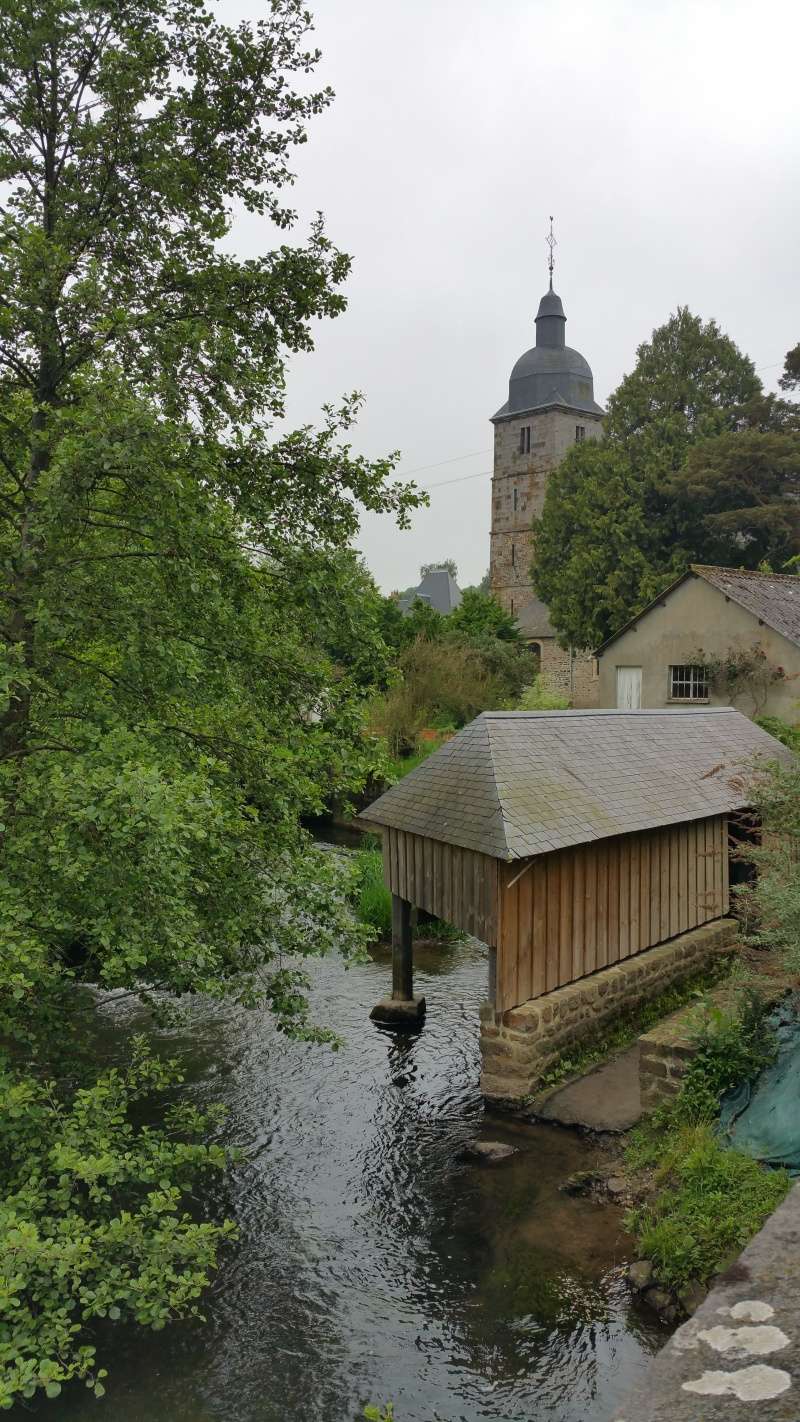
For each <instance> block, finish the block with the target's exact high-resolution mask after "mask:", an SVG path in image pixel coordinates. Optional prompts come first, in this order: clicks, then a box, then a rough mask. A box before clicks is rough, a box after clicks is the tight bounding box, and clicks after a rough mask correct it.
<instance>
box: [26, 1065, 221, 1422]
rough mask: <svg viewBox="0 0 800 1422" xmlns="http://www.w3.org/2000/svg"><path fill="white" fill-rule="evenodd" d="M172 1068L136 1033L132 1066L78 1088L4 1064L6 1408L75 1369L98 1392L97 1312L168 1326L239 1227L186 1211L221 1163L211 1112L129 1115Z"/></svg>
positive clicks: (167, 1079) (174, 1074)
mask: <svg viewBox="0 0 800 1422" xmlns="http://www.w3.org/2000/svg"><path fill="white" fill-rule="evenodd" d="M180 1080H181V1076H180V1073H179V1071H178V1069H177V1066H176V1064H175V1063H174V1062H169V1063H164V1062H159V1061H158V1060H157V1059H155V1058H154V1057H152V1056H151V1055H150V1053H149V1051H148V1049H147V1047H146V1045H145V1043H144V1042H143V1041H142V1040H137V1041H134V1043H133V1049H132V1053H131V1057H130V1061H129V1063H128V1065H127V1066H126V1067H124V1068H111V1069H109V1070H108V1071H106V1072H105V1073H103V1075H102V1076H100V1077H99V1078H98V1079H97V1080H96V1081H93V1082H92V1083H91V1085H88V1086H82V1087H79V1088H78V1089H75V1090H67V1089H65V1087H64V1085H63V1084H62V1083H59V1082H58V1081H56V1080H52V1079H48V1078H46V1077H42V1078H38V1077H34V1076H30V1075H24V1074H20V1073H18V1072H15V1071H13V1070H12V1069H11V1068H10V1066H9V1065H8V1063H4V1064H2V1065H0V1099H2V1102H3V1110H2V1113H0V1159H1V1160H2V1166H1V1167H0V1177H1V1178H2V1187H3V1202H2V1205H0V1408H3V1409H8V1408H10V1407H12V1406H13V1404H14V1402H15V1401H17V1400H18V1399H19V1398H30V1397H32V1396H33V1395H34V1393H35V1392H36V1391H37V1389H40V1388H41V1389H43V1390H44V1391H45V1392H46V1394H47V1396H48V1397H56V1396H57V1395H58V1393H59V1392H60V1390H61V1385H62V1384H63V1383H65V1382H68V1381H70V1380H71V1379H74V1378H79V1379H83V1380H84V1382H85V1383H86V1386H87V1387H89V1388H92V1389H93V1390H94V1393H95V1396H96V1397H101V1396H102V1394H103V1392H104V1391H105V1386H104V1383H103V1378H104V1377H105V1376H106V1370H105V1369H104V1368H102V1367H99V1366H98V1364H97V1360H96V1348H95V1346H94V1343H93V1341H92V1325H93V1323H94V1322H95V1321H96V1320H97V1319H101V1318H110V1319H122V1320H131V1321H135V1322H136V1323H139V1324H142V1325H144V1326H146V1327H149V1328H162V1327H163V1326H164V1324H165V1323H167V1322H168V1321H169V1320H170V1319H173V1318H185V1317H187V1316H189V1315H193V1314H197V1313H198V1299H199V1297H200V1295H201V1293H202V1291H203V1289H204V1288H205V1287H206V1285H207V1284H208V1283H209V1280H210V1276H211V1273H212V1272H213V1270H214V1268H215V1267H216V1260H217V1254H218V1250H219V1246H220V1244H221V1243H222V1242H223V1241H224V1240H225V1239H229V1238H231V1237H232V1235H233V1232H234V1231H233V1227H232V1226H231V1225H230V1224H225V1225H214V1224H210V1223H207V1222H198V1221H196V1220H195V1219H194V1218H193V1217H192V1214H191V1213H190V1211H189V1206H190V1203H191V1198H192V1193H193V1188H194V1187H196V1184H197V1182H198V1181H199V1180H200V1179H202V1177H203V1176H205V1175H207V1174H208V1173H209V1172H217V1171H220V1170H221V1169H223V1168H224V1167H225V1166H226V1164H227V1159H228V1156H227V1152H226V1151H225V1150H224V1149H223V1148H222V1147H221V1146H218V1145H213V1144H211V1145H209V1144H205V1143H204V1142H203V1137H205V1136H206V1135H207V1134H208V1132H209V1131H210V1130H213V1128H214V1127H215V1125H216V1123H217V1122H218V1120H219V1115H218V1113H214V1112H211V1113H201V1112H198V1111H196V1110H195V1109H194V1108H192V1107H188V1106H186V1105H185V1104H184V1105H181V1104H178V1105H172V1106H170V1107H167V1108H166V1109H165V1111H164V1129H163V1130H152V1129H150V1128H148V1127H144V1126H139V1125H135V1124H134V1118H135V1117H136V1115H137V1114H138V1109H139V1108H140V1103H141V1102H142V1101H143V1100H144V1099H146V1098H148V1097H150V1096H152V1095H153V1094H154V1093H156V1094H163V1093H164V1092H165V1091H167V1090H168V1089H170V1088H174V1086H175V1085H176V1084H177V1083H179V1082H180Z"/></svg>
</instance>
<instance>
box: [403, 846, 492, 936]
mask: <svg viewBox="0 0 800 1422" xmlns="http://www.w3.org/2000/svg"><path fill="white" fill-rule="evenodd" d="M499 868H500V865H499V863H498V861H497V860H496V859H491V858H490V857H489V855H487V854H476V853H475V852H474V851H473V850H471V849H459V848H458V847H457V846H456V845H453V844H442V843H441V841H439V840H438V839H426V838H424V837H423V836H422V835H418V834H407V833H405V832H404V831H403V830H395V829H385V830H384V831H383V873H384V878H385V880H386V883H387V884H388V885H389V888H390V889H391V891H392V893H393V894H399V895H400V897H401V898H403V899H408V900H409V902H410V903H412V904H415V905H416V907H417V908H421V909H425V910H426V911H427V912H428V913H434V914H436V916H437V918H444V919H446V920H447V921H448V923H454V924H456V925H457V927H458V928H461V929H463V930H464V932H465V933H472V934H474V936H475V937H476V938H480V939H481V941H482V942H483V943H489V944H491V946H492V947H494V946H495V945H496V943H497V875H498V869H499Z"/></svg>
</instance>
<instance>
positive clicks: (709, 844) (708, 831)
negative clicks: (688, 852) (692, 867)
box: [704, 819, 717, 919]
mask: <svg viewBox="0 0 800 1422" xmlns="http://www.w3.org/2000/svg"><path fill="white" fill-rule="evenodd" d="M704 824H705V840H706V849H705V859H706V913H705V916H706V918H707V919H709V918H716V916H717V884H716V862H715V861H716V856H715V852H714V851H715V850H716V840H715V834H714V830H715V828H716V821H715V820H713V819H708V820H705V821H704Z"/></svg>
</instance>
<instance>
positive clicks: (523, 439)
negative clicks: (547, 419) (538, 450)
mask: <svg viewBox="0 0 800 1422" xmlns="http://www.w3.org/2000/svg"><path fill="white" fill-rule="evenodd" d="M519 452H520V454H530V452H531V427H530V425H523V426H522V429H521V430H520V432H519Z"/></svg>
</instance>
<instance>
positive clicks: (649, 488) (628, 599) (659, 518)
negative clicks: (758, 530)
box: [533, 307, 794, 647]
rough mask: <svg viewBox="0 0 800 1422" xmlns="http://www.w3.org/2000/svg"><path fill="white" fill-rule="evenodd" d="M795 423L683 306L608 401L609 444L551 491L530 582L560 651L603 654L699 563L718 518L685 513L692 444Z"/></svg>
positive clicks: (575, 460)
mask: <svg viewBox="0 0 800 1422" xmlns="http://www.w3.org/2000/svg"><path fill="white" fill-rule="evenodd" d="M793 419H794V416H793V414H792V407H790V406H787V405H786V403H785V402H780V401H774V400H772V399H771V397H766V396H764V394H763V391H762V388H761V382H760V381H759V379H758V376H757V375H756V373H755V370H754V368H753V365H752V362H751V361H750V360H749V359H748V358H747V357H746V356H744V355H743V354H742V353H741V352H740V351H739V349H738V348H737V346H736V345H735V344H734V342H733V341H731V340H730V338H729V337H728V336H726V335H724V334H723V333H722V332H721V331H720V330H719V327H718V326H717V325H716V322H714V321H707V322H704V321H702V320H701V319H700V317H698V316H694V315H693V314H692V313H691V312H690V311H688V310H687V308H685V307H679V308H678V311H677V312H676V314H675V315H674V316H672V317H670V319H669V321H668V322H666V324H665V325H664V326H661V327H659V328H658V329H657V330H656V331H654V332H653V336H652V338H651V340H650V341H648V342H645V343H644V344H642V345H641V346H640V347H639V349H638V351H637V359H636V365H635V367H634V369H633V371H632V372H631V373H630V375H627V376H625V378H624V379H623V381H622V382H621V384H620V385H619V386H618V388H617V389H616V390H615V391H614V393H613V394H612V395H611V397H610V399H609V402H608V413H607V417H606V420H605V422H604V440H603V441H602V443H599V444H598V443H597V442H591V443H587V444H586V445H585V446H584V447H583V448H581V449H575V450H573V451H571V452H570V453H569V455H568V456H567V459H566V460H565V461H564V463H563V464H562V466H561V467H560V469H559V470H557V471H556V473H555V474H554V475H553V476H551V478H550V479H549V480H548V487H547V492H546V494H545V501H544V508H543V511H542V516H541V518H540V519H539V520H538V521H537V522H536V523H535V525H534V529H535V533H536V552H535V558H534V565H533V581H534V585H535V587H536V590H537V592H538V593H539V595H540V597H542V598H543V599H544V601H545V602H546V603H547V604H548V607H549V609H550V613H551V616H552V618H553V622H554V626H555V627H556V629H557V630H558V633H559V636H560V638H561V640H562V641H563V642H565V643H571V644H572V645H574V646H580V647H588V646H593V645H597V644H598V643H600V642H602V641H603V640H604V639H605V638H606V637H607V636H609V635H610V634H611V633H612V632H613V631H614V630H615V629H616V628H618V627H619V626H621V625H622V624H623V623H624V622H625V621H626V620H627V618H628V617H630V616H631V615H632V614H633V613H634V612H635V611H637V610H638V608H640V607H642V606H643V605H644V603H645V602H647V601H648V599H649V598H651V597H653V596H654V595H655V594H656V593H657V592H658V590H659V589H660V588H661V587H663V586H665V585H666V584H667V583H668V582H669V581H670V580H671V579H672V578H674V577H675V576H676V575H677V574H678V573H679V572H681V571H683V569H684V568H685V566H686V563H687V562H688V561H696V560H697V561H699V560H700V557H701V554H700V547H699V545H697V546H696V545H695V543H694V542H693V534H694V533H695V532H697V533H698V534H699V533H700V530H701V520H702V518H703V517H704V515H705V513H706V512H709V511H708V510H702V511H701V512H700V513H699V514H697V515H695V513H694V512H693V511H691V510H690V509H688V507H687V503H686V497H685V493H686V488H687V487H688V486H686V485H681V484H680V481H679V479H678V478H677V471H678V470H680V469H681V468H682V466H683V465H684V462H685V461H686V459H687V456H688V454H689V451H690V450H691V449H692V448H693V447H694V446H695V445H697V444H698V443H699V442H700V441H713V439H714V438H716V437H719V438H722V437H723V436H724V435H725V434H726V433H728V434H731V435H733V434H734V433H735V432H736V431H739V430H741V429H742V428H743V427H750V428H754V429H759V428H773V429H775V428H786V427H791V425H792V422H793ZM679 488H681V489H683V491H684V493H683V496H682V498H681V499H679V497H678V490H679ZM731 497H732V499H733V503H732V504H729V505H728V507H729V508H732V509H734V510H735V509H736V508H738V507H740V505H739V504H737V502H736V500H737V498H738V495H735V494H733V493H732V495H731ZM713 512H714V514H715V515H716V514H722V509H715V510H714V511H713ZM751 521H752V520H751ZM735 522H736V520H735V517H734V518H733V519H732V520H731V526H733V525H735ZM702 537H704V538H705V539H706V543H707V542H708V538H709V532H708V529H707V530H706V532H705V534H702ZM701 541H702V539H701ZM704 546H705V545H704ZM739 561H741V559H737V562H739ZM756 561H758V559H756Z"/></svg>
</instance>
